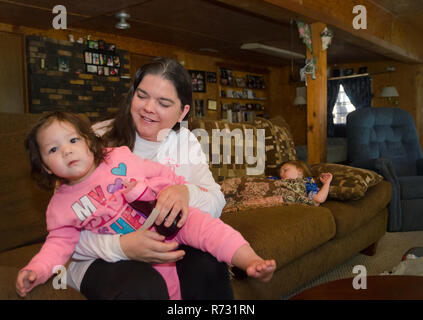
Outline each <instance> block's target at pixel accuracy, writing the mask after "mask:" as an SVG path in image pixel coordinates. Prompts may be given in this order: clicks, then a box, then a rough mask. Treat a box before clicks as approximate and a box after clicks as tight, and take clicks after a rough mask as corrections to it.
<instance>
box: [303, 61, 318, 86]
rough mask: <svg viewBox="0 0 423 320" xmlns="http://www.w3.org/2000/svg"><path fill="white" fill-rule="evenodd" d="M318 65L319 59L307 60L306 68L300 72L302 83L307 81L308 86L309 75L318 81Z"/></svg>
mask: <svg viewBox="0 0 423 320" xmlns="http://www.w3.org/2000/svg"><path fill="white" fill-rule="evenodd" d="M316 63H317V57H313V59H306V61H305V66H304V67H303V68H301V70H300V75H301V81H305V83H306V85H307V75H308V74H309V75H310V76H311V78H312V79H313V80H316Z"/></svg>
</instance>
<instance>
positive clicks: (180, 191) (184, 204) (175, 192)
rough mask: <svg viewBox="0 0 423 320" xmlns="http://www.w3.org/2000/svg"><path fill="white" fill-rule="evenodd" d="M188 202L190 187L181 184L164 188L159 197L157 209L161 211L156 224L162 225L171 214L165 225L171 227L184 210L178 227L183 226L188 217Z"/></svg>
mask: <svg viewBox="0 0 423 320" xmlns="http://www.w3.org/2000/svg"><path fill="white" fill-rule="evenodd" d="M188 203H189V190H188V187H187V186H185V185H183V184H180V185H173V186H168V187H166V188H164V189H163V190H162V191H161V192H160V193H159V197H158V198H157V203H156V209H158V210H159V211H160V214H159V215H158V216H157V219H156V224H157V225H160V224H161V223H162V222H163V220H164V219H165V218H166V217H167V215H168V214H169V212H170V214H169V217H167V219H166V222H165V224H164V225H165V227H170V225H171V224H172V223H173V220H175V218H176V216H177V215H178V213H179V211H182V216H181V219H180V220H179V222H178V225H177V226H178V227H179V228H180V227H182V226H183V225H184V223H185V221H186V220H187V218H188Z"/></svg>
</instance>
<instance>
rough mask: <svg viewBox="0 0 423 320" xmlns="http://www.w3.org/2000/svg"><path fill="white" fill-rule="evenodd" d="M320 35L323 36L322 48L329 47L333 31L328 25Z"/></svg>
mask: <svg viewBox="0 0 423 320" xmlns="http://www.w3.org/2000/svg"><path fill="white" fill-rule="evenodd" d="M320 37H321V38H322V50H326V49H328V48H329V47H330V45H331V43H332V38H333V31H332V30H330V29H328V28H327V27H326V28H325V29H323V31H322V33H320Z"/></svg>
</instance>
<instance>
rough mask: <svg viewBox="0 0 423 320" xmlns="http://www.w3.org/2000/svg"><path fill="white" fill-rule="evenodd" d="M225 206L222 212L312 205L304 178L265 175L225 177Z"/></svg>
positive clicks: (223, 190) (222, 185)
mask: <svg viewBox="0 0 423 320" xmlns="http://www.w3.org/2000/svg"><path fill="white" fill-rule="evenodd" d="M221 187H222V192H223V194H224V195H225V199H226V206H225V208H224V209H223V212H236V211H240V210H245V209H251V208H258V207H271V206H280V205H289V204H294V203H295V204H304V205H311V206H314V205H315V202H314V201H313V200H311V199H310V198H308V197H307V195H306V187H305V180H304V179H302V178H301V179H289V180H270V179H268V178H265V177H259V178H253V177H240V178H238V177H237V178H229V179H225V180H224V181H223V182H222V183H221Z"/></svg>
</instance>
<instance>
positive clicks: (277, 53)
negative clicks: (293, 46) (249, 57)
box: [241, 43, 305, 59]
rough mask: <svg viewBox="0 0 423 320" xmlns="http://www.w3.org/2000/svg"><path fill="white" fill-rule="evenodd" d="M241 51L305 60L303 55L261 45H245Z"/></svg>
mask: <svg viewBox="0 0 423 320" xmlns="http://www.w3.org/2000/svg"><path fill="white" fill-rule="evenodd" d="M241 49H244V50H252V51H256V52H260V53H264V54H267V55H271V56H275V57H279V58H286V59H288V58H294V59H304V58H305V55H303V54H300V53H297V52H293V51H288V50H284V49H280V48H276V47H271V46H267V45H265V44H261V43H244V44H242V45H241Z"/></svg>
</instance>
